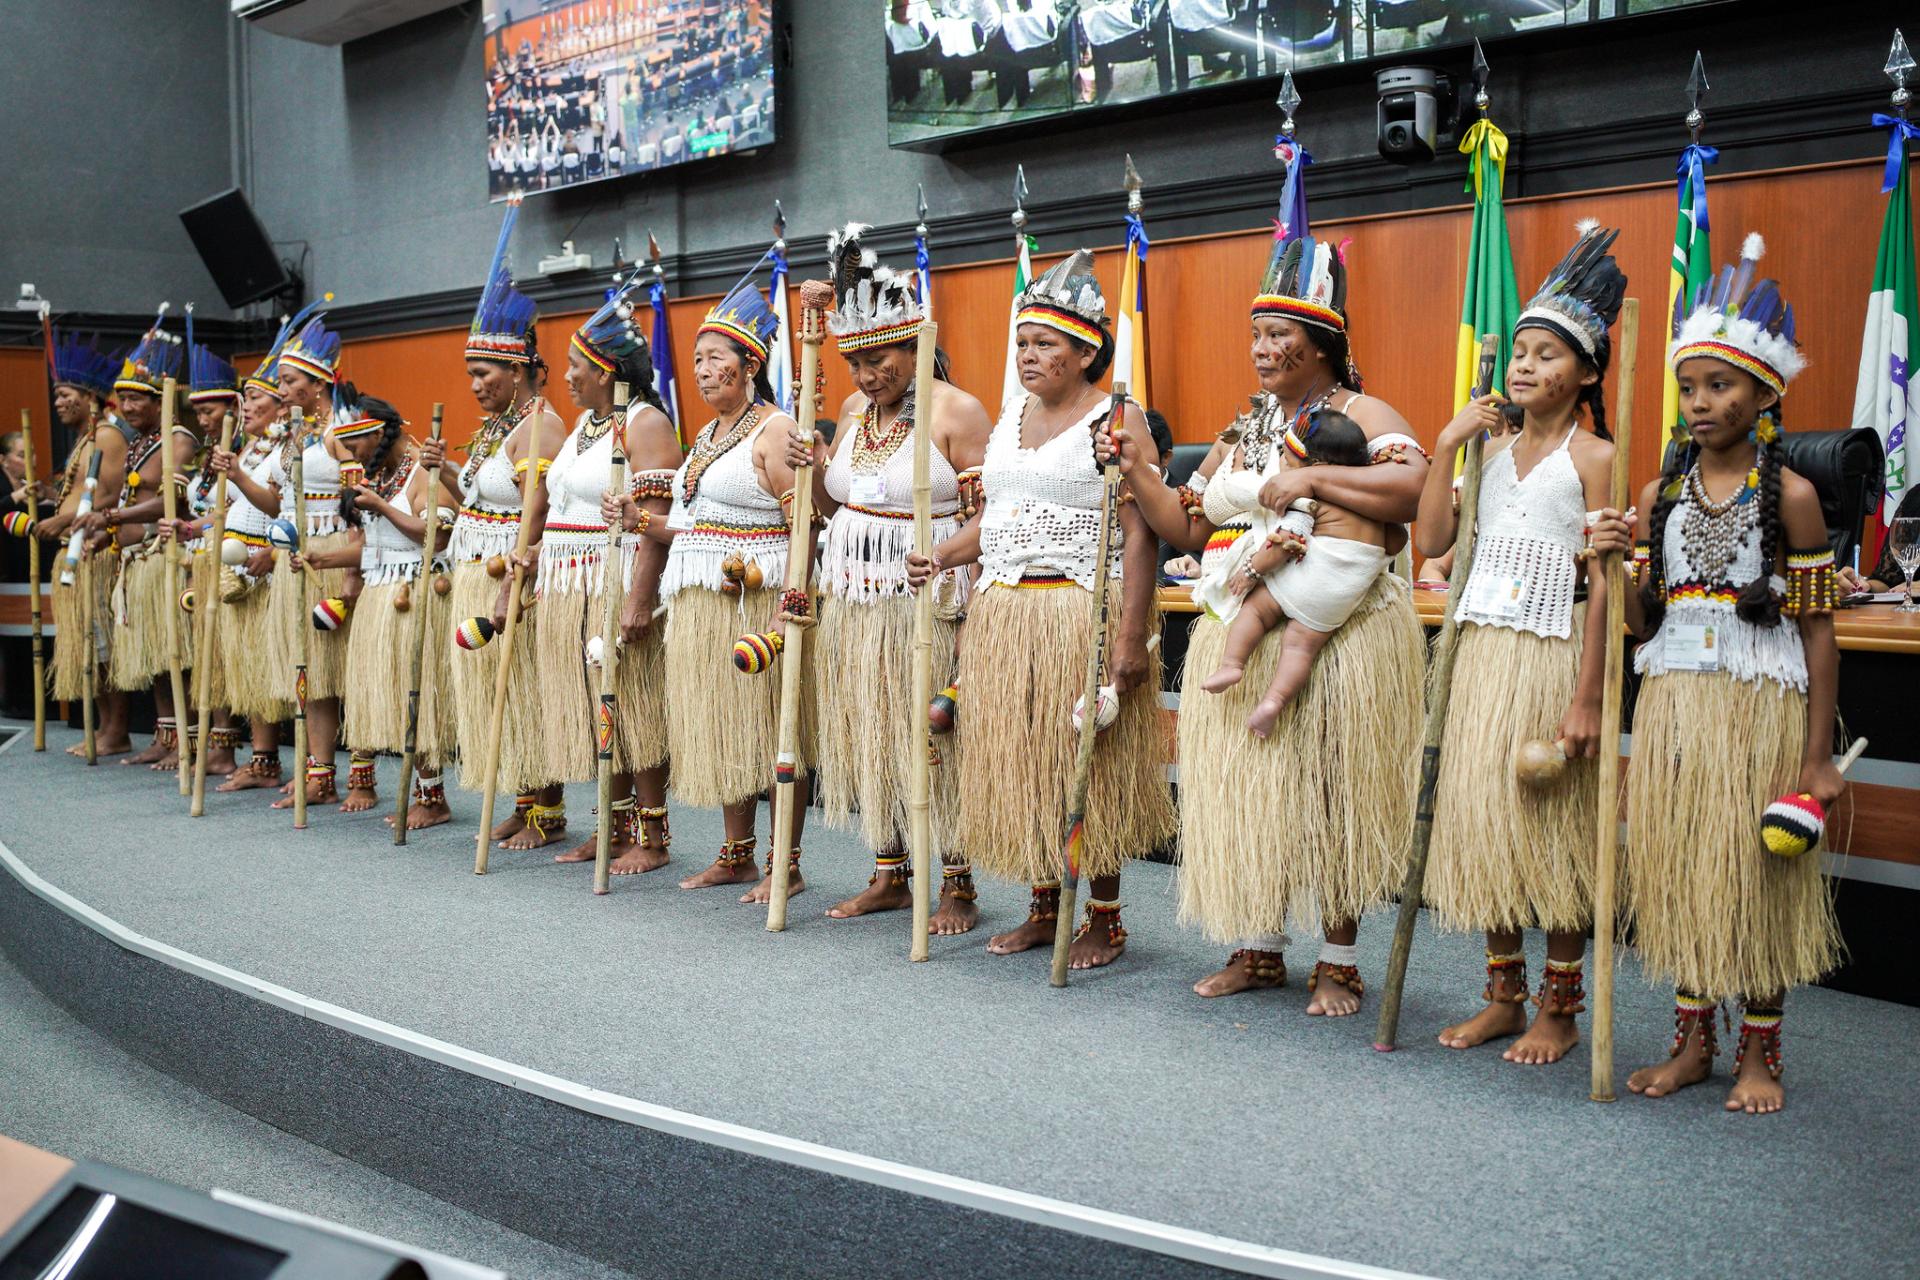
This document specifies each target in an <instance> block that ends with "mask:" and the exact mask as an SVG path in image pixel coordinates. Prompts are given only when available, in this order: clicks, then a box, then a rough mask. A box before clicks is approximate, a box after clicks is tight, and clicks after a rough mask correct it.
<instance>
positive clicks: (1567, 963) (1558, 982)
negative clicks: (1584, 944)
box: [1533, 956, 1587, 1015]
mask: <svg viewBox="0 0 1920 1280" xmlns="http://www.w3.org/2000/svg"><path fill="white" fill-rule="evenodd" d="M1586 968H1587V962H1586V958H1585V957H1584V956H1583V957H1581V958H1580V959H1578V960H1554V959H1552V958H1549V959H1548V960H1547V972H1546V976H1545V977H1543V978H1541V979H1540V993H1539V994H1538V995H1536V996H1535V997H1534V1000H1533V1002H1534V1004H1536V1005H1538V1006H1539V1007H1540V1012H1542V1013H1557V1014H1563V1015H1572V1014H1576V1013H1584V1012H1586V1008H1587V987H1586Z"/></svg>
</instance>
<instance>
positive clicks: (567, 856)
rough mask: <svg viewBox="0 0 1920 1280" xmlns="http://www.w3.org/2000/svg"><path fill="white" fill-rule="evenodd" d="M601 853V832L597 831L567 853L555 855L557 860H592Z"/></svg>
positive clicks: (554, 857)
mask: <svg viewBox="0 0 1920 1280" xmlns="http://www.w3.org/2000/svg"><path fill="white" fill-rule="evenodd" d="M599 853H600V833H599V832H598V831H595V832H594V833H593V834H592V835H590V836H588V837H587V838H586V839H585V840H582V841H581V842H580V843H579V844H577V845H575V846H573V848H571V849H569V850H567V851H566V852H565V853H556V854H554V855H553V860H554V861H555V862H592V861H593V860H594V858H596V857H597V856H599Z"/></svg>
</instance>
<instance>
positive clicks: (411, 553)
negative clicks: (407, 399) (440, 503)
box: [359, 458, 420, 587]
mask: <svg viewBox="0 0 1920 1280" xmlns="http://www.w3.org/2000/svg"><path fill="white" fill-rule="evenodd" d="M414 465H415V462H414V459H412V458H409V459H407V461H406V462H404V463H402V464H401V466H402V468H403V470H404V471H405V473H406V475H405V478H403V479H402V480H401V481H400V487H399V488H398V489H396V490H395V491H394V495H393V498H392V502H393V505H394V506H396V507H398V508H399V509H400V510H402V511H404V512H406V513H407V514H408V515H412V514H413V503H412V502H411V501H410V500H409V498H408V497H407V487H408V485H409V484H411V483H412V480H413V469H414ZM359 510H360V531H361V535H362V539H363V540H362V542H361V543H360V577H361V580H362V581H363V582H365V583H366V584H367V585H368V586H370V587H377V586H380V585H381V584H383V583H388V582H411V581H413V579H414V578H416V577H418V576H419V573H420V543H419V542H418V541H417V540H416V539H413V538H409V537H408V536H407V535H406V534H404V533H402V532H401V531H400V526H399V525H396V524H395V523H394V522H393V521H391V520H389V519H387V517H385V516H383V515H375V514H374V513H373V511H372V510H371V509H369V508H367V507H365V506H362V507H360V509H359Z"/></svg>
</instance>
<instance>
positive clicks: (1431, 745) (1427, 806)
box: [1373, 333, 1500, 1053]
mask: <svg viewBox="0 0 1920 1280" xmlns="http://www.w3.org/2000/svg"><path fill="white" fill-rule="evenodd" d="M1499 355H1500V335H1499V334H1497V333H1489V334H1486V335H1485V336H1483V337H1482V338H1481V339H1480V376H1479V377H1478V378H1476V379H1475V380H1474V390H1473V395H1474V398H1475V399H1478V398H1479V397H1481V396H1484V395H1486V394H1487V391H1488V389H1489V388H1491V387H1492V386H1493V365H1494V361H1495V360H1496V359H1498V358H1499ZM1485 444H1486V442H1485V440H1483V439H1482V438H1481V437H1480V436H1477V435H1476V436H1475V437H1474V438H1473V439H1471V440H1469V441H1468V442H1467V448H1466V460H1465V462H1464V463H1463V464H1462V466H1461V469H1460V475H1461V484H1460V514H1459V517H1458V519H1457V520H1456V521H1455V524H1454V534H1453V572H1452V573H1451V574H1449V575H1448V578H1447V581H1448V589H1447V603H1446V613H1445V614H1444V615H1443V617H1442V618H1441V621H1440V638H1439V640H1438V641H1436V642H1435V644H1434V647H1433V672H1432V674H1431V675H1430V676H1429V678H1428V681H1427V688H1428V693H1427V727H1426V734H1425V736H1424V738H1423V739H1422V740H1421V744H1420V793H1419V799H1418V801H1417V802H1416V804H1415V808H1414V814H1413V850H1412V852H1411V853H1410V854H1409V855H1408V858H1407V876H1406V881H1405V882H1404V883H1403V884H1402V885H1401V886H1400V918H1399V920H1398V921H1396V922H1395V924H1394V929H1393V950H1392V951H1391V952H1390V953H1389V955H1388V957H1387V981H1386V987H1385V990H1384V991H1383V993H1382V994H1381V997H1380V1021H1379V1023H1378V1024H1377V1025H1376V1026H1375V1028H1374V1033H1373V1047H1374V1048H1375V1049H1378V1050H1379V1051H1380V1052H1382V1053H1390V1052H1392V1050H1393V1048H1394V1037H1395V1036H1397V1035H1398V1034H1399V1033H1400V997H1401V995H1402V994H1404V992H1405V991H1406V985H1407V959H1408V957H1409V956H1411V955H1412V954H1413V927H1414V924H1415V923H1416V922H1417V921H1418V920H1419V918H1420V894H1421V890H1422V889H1424V888H1425V886H1426V883H1427V850H1428V849H1429V848H1431V847H1432V844H1433V792H1434V788H1435V786H1437V785H1438V783H1439V781H1440V740H1441V738H1442V737H1443V736H1445V734H1446V731H1447V705H1448V702H1449V701H1450V700H1451V699H1452V697H1453V659H1454V655H1455V654H1456V653H1457V652H1458V651H1459V643H1458V642H1459V638H1460V622H1459V620H1458V619H1457V618H1456V617H1455V616H1454V614H1455V611H1456V610H1457V609H1458V608H1459V605H1460V598H1461V596H1463V595H1465V594H1466V590H1467V576H1468V575H1469V574H1471V573H1472V572H1473V539H1474V533H1475V522H1476V521H1477V520H1478V519H1479V517H1480V457H1481V454H1482V453H1483V452H1484V449H1485ZM1446 463H1447V460H1446V459H1445V458H1436V459H1435V460H1434V465H1435V466H1445V465H1446Z"/></svg>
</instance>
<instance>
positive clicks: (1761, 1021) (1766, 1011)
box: [1733, 1003, 1781, 1080]
mask: <svg viewBox="0 0 1920 1280" xmlns="http://www.w3.org/2000/svg"><path fill="white" fill-rule="evenodd" d="M1780 1018H1781V1010H1780V1008H1779V1006H1777V1005H1775V1006H1767V1005H1758V1004H1751V1003H1750V1004H1748V1005H1747V1006H1746V1009H1745V1011H1744V1012H1743V1013H1742V1014H1741V1017H1740V1047H1739V1048H1738V1049H1735V1050H1734V1051H1733V1074H1735V1075H1739V1074H1740V1064H1741V1063H1743V1062H1745V1061H1746V1060H1747V1037H1748V1036H1754V1037H1757V1038H1758V1039H1759V1041H1760V1056H1761V1057H1762V1059H1764V1060H1765V1062H1766V1064H1767V1074H1768V1075H1769V1076H1771V1077H1773V1078H1774V1079H1775V1080H1778V1079H1779V1078H1780Z"/></svg>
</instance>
